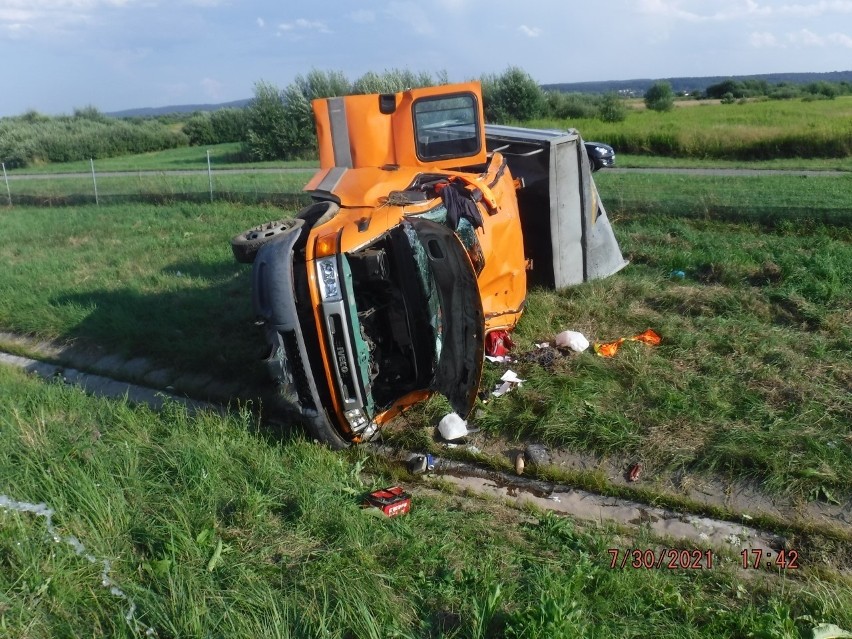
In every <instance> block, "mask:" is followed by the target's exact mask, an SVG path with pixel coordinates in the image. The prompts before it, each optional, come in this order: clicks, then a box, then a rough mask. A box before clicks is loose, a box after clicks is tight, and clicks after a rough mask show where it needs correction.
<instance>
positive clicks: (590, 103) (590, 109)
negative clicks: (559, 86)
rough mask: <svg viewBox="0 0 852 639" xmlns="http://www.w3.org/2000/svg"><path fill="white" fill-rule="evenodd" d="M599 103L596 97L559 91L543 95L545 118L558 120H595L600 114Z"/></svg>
mask: <svg viewBox="0 0 852 639" xmlns="http://www.w3.org/2000/svg"><path fill="white" fill-rule="evenodd" d="M599 102H600V98H599V97H598V96H596V95H588V94H585V93H562V92H561V91H546V92H545V93H544V104H545V110H546V114H547V117H551V118H556V119H559V120H576V119H579V118H589V119H591V118H596V117H598V116H599V114H600V110H599V104H598V103H599Z"/></svg>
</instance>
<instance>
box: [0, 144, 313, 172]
mask: <svg viewBox="0 0 852 639" xmlns="http://www.w3.org/2000/svg"><path fill="white" fill-rule="evenodd" d="M207 151H210V164H211V166H212V167H213V170H214V171H215V170H216V169H226V168H231V169H233V168H300V167H308V168H313V167H317V166H319V164H318V163H317V162H310V161H302V160H297V161H290V162H285V161H278V162H251V161H249V160H248V158H246V157H245V155H244V153H243V151H242V145H241V144H240V143H239V142H231V143H227V144H213V145H210V146H204V147H199V146H191V147H180V148H177V149H169V150H166V151H154V152H151V153H140V154H137V155H124V156H121V157H115V158H104V159H101V160H97V161H96V162H95V171H96V172H105V171H131V172H132V171H174V170H205V171H206V170H207ZM91 171H92V166H91V164H90V163H89V162H88V161H83V162H55V163H48V164H42V165H40V166H28V167H26V168H23V169H15V170H8V169H7V172H8V173H9V174H10V175H17V174H31V173H91Z"/></svg>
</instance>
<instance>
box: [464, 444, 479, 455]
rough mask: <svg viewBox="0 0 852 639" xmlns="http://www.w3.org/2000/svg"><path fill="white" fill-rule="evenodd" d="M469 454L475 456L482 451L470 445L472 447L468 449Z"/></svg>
mask: <svg viewBox="0 0 852 639" xmlns="http://www.w3.org/2000/svg"><path fill="white" fill-rule="evenodd" d="M467 452H469V453H473V454H474V455H478V454H479V453H481V452H482V451H481V450H479V449H478V448H477V447H476V446H473V445H470V446H468V447H467Z"/></svg>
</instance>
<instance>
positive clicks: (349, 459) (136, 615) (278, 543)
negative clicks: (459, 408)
mask: <svg viewBox="0 0 852 639" xmlns="http://www.w3.org/2000/svg"><path fill="white" fill-rule="evenodd" d="M0 387H2V388H3V389H4V393H3V395H2V398H0V486H2V491H0V493H2V494H4V495H6V496H8V497H9V498H11V499H12V500H14V501H17V502H24V501H26V502H30V503H33V504H38V503H44V504H46V505H47V506H48V507H49V508H51V509H52V510H53V511H54V514H53V517H52V521H53V525H54V527H55V529H54V531H53V532H54V534H56V535H57V536H58V537H59V538H60V541H59V542H54V541H53V540H52V539H51V537H50V535H49V534H48V529H47V526H46V521H45V519H44V518H43V517H38V516H35V515H33V514H31V513H24V512H17V511H15V510H4V509H0V566H2V569H0V628H2V630H3V635H4V636H7V637H10V638H19V637H20V638H23V637H27V638H28V639H37V638H41V637H51V638H53V637H80V636H86V637H110V638H112V637H136V636H142V634H143V632H144V630H145V629H146V628H148V627H151V628H153V629H154V630H155V631H156V633H157V636H159V637H163V638H168V637H209V636H215V637H376V638H380V637H391V636H396V637H459V638H462V637H464V638H479V637H525V638H539V637H540V638H542V639H544V638H547V639H550V638H551V637H570V636H576V637H590V638H595V637H600V638H602V639H603V638H609V637H637V636H654V637H678V638H681V637H684V638H689V637H696V638H698V637H749V636H761V637H800V636H801V637H807V636H810V629H811V628H813V627H814V626H816V625H817V624H819V623H832V624H836V625H838V626H841V627H844V628H850V627H852V588H850V586H849V584H847V583H844V582H835V583H826V582H822V581H820V580H819V579H818V578H816V577H813V576H809V573H808V571H803V572H802V573H801V574H797V575H789V576H785V575H780V576H778V575H776V576H772V575H769V574H761V573H757V572H752V573H749V574H747V575H744V574H742V573H740V572H738V571H737V570H735V569H734V565H735V564H736V563H737V561H736V558H729V559H727V560H726V559H725V558H723V557H718V556H717V557H716V563H715V567H714V568H713V569H712V570H701V571H689V570H682V571H669V570H651V571H645V570H634V569H624V570H618V569H615V570H613V569H610V567H609V565H610V560H611V556H610V554H609V552H608V549H609V548H618V549H621V550H626V549H628V548H631V547H647V546H651V547H654V546H656V545H657V544H656V543H655V542H654V541H653V540H650V539H647V538H644V537H642V536H639V537H638V538H636V539H629V538H626V537H624V536H619V535H616V533H615V532H614V531H612V530H609V529H605V528H596V527H592V528H587V529H584V528H580V527H577V526H576V525H575V524H573V523H572V522H571V521H570V520H568V519H562V518H558V517H555V516H552V515H547V516H546V515H542V514H540V513H535V512H527V513H524V512H520V511H514V510H511V509H507V508H505V507H502V506H500V505H499V504H497V503H494V502H491V501H486V500H477V499H470V498H462V497H459V496H455V495H453V494H448V493H441V492H436V491H434V490H429V489H427V488H425V487H423V486H421V485H418V484H415V483H407V484H406V488H407V489H408V490H409V491H410V492H411V493H412V495H413V510H412V512H411V514H410V515H408V516H406V517H403V518H400V519H395V520H384V519H382V518H377V517H373V516H371V515H370V514H369V513H368V512H367V511H364V510H362V509H361V508H360V506H359V504H360V497H361V495H363V494H364V493H366V492H367V491H369V490H371V489H374V488H377V487H382V486H385V485H388V484H390V483H394V482H397V481H399V477H398V476H397V477H395V476H393V475H392V474H389V472H390V471H391V469H390V468H388V467H387V466H385V465H384V464H383V463H379V462H377V461H376V460H373V459H370V458H365V457H361V456H360V455H363V453H359V452H358V451H355V452H353V453H350V454H349V455H341V454H337V453H333V452H331V451H329V450H327V449H324V448H322V447H319V446H316V445H313V444H309V443H306V442H305V441H303V440H301V439H299V438H298V437H296V438H291V437H290V436H286V435H285V436H283V437H281V436H273V435H272V434H271V433H268V432H265V431H264V430H262V429H261V428H259V427H258V425H257V424H256V423H255V422H254V420H253V418H252V417H251V416H250V415H249V413H247V412H241V413H238V414H233V415H231V416H229V417H224V418H223V417H220V416H218V415H214V414H209V413H200V414H198V415H196V416H189V415H187V413H186V412H185V411H184V410H183V409H181V408H179V407H177V406H175V405H169V406H167V407H166V409H165V410H164V411H163V412H161V413H153V412H151V411H149V410H147V409H145V408H134V407H132V406H130V405H128V404H127V403H124V402H115V401H109V400H103V399H95V398H92V397H89V396H86V395H84V394H83V393H82V392H80V391H79V390H76V389H73V388H68V387H65V386H62V385H59V384H50V383H43V382H39V381H36V380H33V379H31V378H28V377H26V376H25V375H24V374H23V373H21V372H18V371H13V370H11V369H9V368H7V367H0ZM70 536H74V538H76V540H78V542H79V543H80V544H82V545H84V546H85V550H84V551H83V554H77V553H76V552H75V550H74V548H73V547H72V546H71V544H69V543H68V541H67V540H68V538H69V537H70ZM63 540H65V541H63ZM84 555H89V558H88V559H87V558H86V556H84ZM104 561H108V562H109V566H108V568H109V571H108V573H107V575H106V576H107V578H108V585H109V584H114V585H115V587H117V588H120V589H121V592H123V593H124V595H125V596H126V598H123V597H122V596H118V595H116V594H114V593H111V592H110V588H108V587H103V586H102V585H101V581H102V578H103V574H102V572H103V570H104V568H105V564H104ZM131 602H132V603H133V604H135V609H134V610H133V613H132V615H131V621H130V622H129V623H128V622H126V621H125V616H126V615H128V612H129V610H130V603H131Z"/></svg>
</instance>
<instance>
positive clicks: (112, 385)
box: [0, 334, 785, 557]
mask: <svg viewBox="0 0 852 639" xmlns="http://www.w3.org/2000/svg"><path fill="white" fill-rule="evenodd" d="M0 340H3V341H4V342H5V343H7V344H9V343H12V344H17V345H20V346H22V347H24V348H26V350H27V351H28V352H36V353H38V354H39V355H43V356H45V357H46V358H47V359H53V360H55V361H65V362H73V364H71V365H62V364H52V363H48V362H44V361H39V360H35V359H31V358H28V357H21V356H17V355H12V354H9V353H5V352H0V364H7V365H10V366H15V367H17V368H20V369H23V370H25V371H28V372H30V373H33V374H35V375H38V376H39V377H42V378H45V379H57V378H58V379H62V380H63V381H64V382H65V383H68V384H72V385H75V386H79V387H80V388H82V389H84V390H85V391H86V392H88V393H91V394H94V395H99V396H104V397H111V398H119V397H121V398H123V397H127V398H128V399H129V400H130V401H132V402H134V403H141V404H146V405H148V406H150V407H152V408H153V409H155V410H159V409H160V408H162V406H163V404H164V403H165V402H166V401H169V400H170V401H176V402H179V403H181V404H184V405H186V406H188V407H189V408H191V409H193V410H199V409H207V410H214V411H217V412H224V411H225V408H224V406H223V403H219V402H217V400H220V401H221V402H225V401H227V400H229V399H231V398H234V397H239V398H241V399H258V398H259V397H258V394H257V393H256V392H255V393H251V391H250V390H249V389H242V390H239V389H236V388H231V387H229V386H228V385H227V384H222V383H218V382H216V381H214V380H212V379H209V378H206V377H199V378H192V377H191V376H183V377H179V376H176V375H175V374H173V373H171V372H170V371H166V370H153V368H152V367H150V366H149V368H151V369H152V370H150V371H148V372H146V371H145V370H144V365H143V364H144V360H130V361H129V362H124V361H122V360H121V359H119V358H116V357H114V356H109V355H101V356H100V358H97V357H94V356H91V355H89V357H88V359H86V358H85V357H84V358H79V359H83V360H84V361H83V362H81V363H78V361H77V360H76V359H75V357H74V355H75V354H74V352H73V350H70V349H68V348H63V347H59V346H55V345H52V344H50V343H45V342H33V341H31V340H27V339H25V338H21V337H18V336H13V335H9V334H0ZM72 349H73V347H72ZM69 355H70V356H69ZM93 360H95V361H93ZM72 365H73V366H76V367H78V368H72V367H71V366H72ZM89 367H91V368H93V369H95V370H97V371H98V372H99V373H103V374H95V373H89V372H84V371H83V370H81V369H83V368H89ZM129 373H130V374H129ZM128 376H130V377H133V378H136V379H142V380H151V379H154V381H158V380H159V381H161V382H169V381H170V380H175V381H174V386H173V388H172V384H168V386H169V388H167V389H166V390H165V391H164V390H158V389H156V388H152V387H150V386H144V385H137V384H133V383H128V382H122V381H118V380H117V379H115V378H116V377H128ZM169 391H177V392H181V393H185V394H186V395H188V396H202V397H206V398H208V399H210V400H211V401H201V400H196V399H188V398H187V397H182V396H179V395H177V394H175V393H174V392H169ZM238 391H239V392H238ZM228 393H233V394H231V395H229V394H228ZM260 399H262V397H260ZM375 452H377V453H378V454H381V455H383V456H386V457H389V458H394V459H398V458H399V454H400V452H399V451H397V450H394V449H389V448H387V447H382V446H377V447H375ZM431 476H434V477H437V478H439V479H440V480H442V481H444V482H448V483H450V484H452V485H454V486H456V487H458V488H459V489H462V490H466V491H471V492H473V493H477V494H479V495H485V496H490V497H493V498H499V499H501V500H503V501H506V502H509V503H514V504H516V505H518V506H522V505H524V504H533V505H535V506H537V507H539V508H540V509H542V510H545V511H552V512H555V513H559V514H561V515H567V516H571V517H575V518H577V519H582V520H591V521H595V522H612V523H616V524H619V525H624V526H633V527H637V526H640V525H641V526H645V527H647V529H649V530H650V531H651V532H652V533H653V534H654V535H655V536H658V537H661V538H664V539H671V540H682V541H688V542H690V543H691V544H692V545H694V546H695V547H697V548H702V549H706V548H714V549H716V550H720V549H725V550H727V551H729V552H731V553H739V552H741V551H743V550H748V551H754V552H759V553H764V554H765V555H764V556H767V557H771V556H773V554H774V553H775V552H776V551H777V550H778V549H780V548H782V547H783V546H784V543H785V540H784V539H782V538H781V537H778V536H777V535H774V534H771V533H767V532H762V531H759V530H757V529H755V528H751V527H749V526H744V525H740V524H735V523H732V522H728V521H721V520H715V519H711V518H707V517H698V516H694V515H685V514H682V513H677V512H674V511H671V510H667V509H664V508H658V507H654V506H649V505H647V504H643V503H640V502H634V501H630V500H627V499H622V498H615V497H606V496H603V495H599V494H595V493H591V492H588V491H584V490H577V489H573V488H571V487H569V486H565V485H559V484H553V483H550V482H544V481H539V480H535V479H530V478H526V477H518V476H515V475H511V474H508V473H504V472H497V471H492V470H487V469H484V468H481V467H479V466H476V465H474V464H469V463H465V462H457V461H452V460H447V459H441V458H436V459H435V468H434V471H432V475H431ZM769 553H773V554H769Z"/></svg>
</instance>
